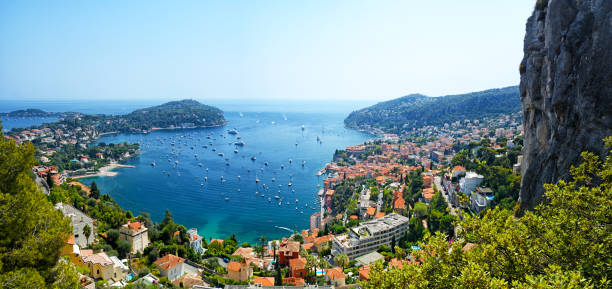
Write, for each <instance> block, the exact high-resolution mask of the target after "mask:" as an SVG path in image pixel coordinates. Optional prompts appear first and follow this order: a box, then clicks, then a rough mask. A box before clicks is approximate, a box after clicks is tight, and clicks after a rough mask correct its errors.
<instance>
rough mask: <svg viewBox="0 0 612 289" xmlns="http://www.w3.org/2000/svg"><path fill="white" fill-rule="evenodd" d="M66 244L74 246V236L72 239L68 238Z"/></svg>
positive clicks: (71, 236)
mask: <svg viewBox="0 0 612 289" xmlns="http://www.w3.org/2000/svg"><path fill="white" fill-rule="evenodd" d="M66 244H68V245H74V235H70V237H68V239H66Z"/></svg>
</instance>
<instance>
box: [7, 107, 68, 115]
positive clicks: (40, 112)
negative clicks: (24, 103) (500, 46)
mask: <svg viewBox="0 0 612 289" xmlns="http://www.w3.org/2000/svg"><path fill="white" fill-rule="evenodd" d="M60 115H62V114H61V113H56V112H46V111H44V110H42V109H37V108H28V109H20V110H14V111H11V112H5V113H0V116H9V117H50V116H60Z"/></svg>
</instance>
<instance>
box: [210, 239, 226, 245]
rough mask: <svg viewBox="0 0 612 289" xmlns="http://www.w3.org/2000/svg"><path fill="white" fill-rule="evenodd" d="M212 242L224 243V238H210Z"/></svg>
mask: <svg viewBox="0 0 612 289" xmlns="http://www.w3.org/2000/svg"><path fill="white" fill-rule="evenodd" d="M212 242H219V244H221V245H223V240H221V239H210V243H212ZM210 243H209V244H210Z"/></svg>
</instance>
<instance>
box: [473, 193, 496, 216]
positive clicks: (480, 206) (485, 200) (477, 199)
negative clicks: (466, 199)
mask: <svg viewBox="0 0 612 289" xmlns="http://www.w3.org/2000/svg"><path fill="white" fill-rule="evenodd" d="M493 198H494V195H493V190H491V188H480V187H478V188H476V191H475V192H473V193H472V194H471V195H470V208H471V209H472V211H473V212H474V213H476V214H479V213H480V212H481V211H482V210H484V209H485V208H486V207H487V206H489V205H490V204H491V202H492V201H493Z"/></svg>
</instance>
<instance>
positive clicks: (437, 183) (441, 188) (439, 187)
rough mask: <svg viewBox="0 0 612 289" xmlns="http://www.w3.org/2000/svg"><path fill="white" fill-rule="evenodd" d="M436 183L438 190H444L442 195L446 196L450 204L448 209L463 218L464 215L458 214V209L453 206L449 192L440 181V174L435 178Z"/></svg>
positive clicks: (452, 213) (445, 198) (447, 202)
mask: <svg viewBox="0 0 612 289" xmlns="http://www.w3.org/2000/svg"><path fill="white" fill-rule="evenodd" d="M434 184H435V185H436V188H437V189H438V191H439V192H442V196H444V200H445V201H446V204H447V205H448V210H449V212H450V213H451V215H453V216H459V217H460V218H461V219H463V216H461V215H460V214H457V211H455V208H453V206H452V205H451V203H450V201H449V200H448V192H447V191H446V189H445V188H444V187H443V186H442V184H441V183H440V177H439V176H437V177H435V178H434Z"/></svg>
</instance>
